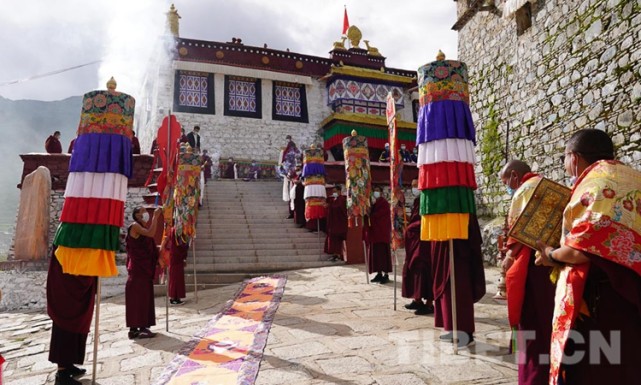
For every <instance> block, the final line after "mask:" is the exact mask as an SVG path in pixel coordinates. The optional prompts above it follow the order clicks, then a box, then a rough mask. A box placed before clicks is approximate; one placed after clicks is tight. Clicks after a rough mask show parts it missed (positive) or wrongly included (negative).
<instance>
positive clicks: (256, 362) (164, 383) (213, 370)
mask: <svg viewBox="0 0 641 385" xmlns="http://www.w3.org/2000/svg"><path fill="white" fill-rule="evenodd" d="M286 281H287V279H286V278H285V277H278V276H272V277H257V278H253V279H250V280H247V281H245V282H243V284H242V285H241V287H240V289H239V290H238V292H237V294H236V295H235V297H234V299H232V300H230V301H229V302H227V304H226V305H225V307H224V308H223V310H222V311H221V312H220V313H219V314H217V315H216V316H214V318H213V319H212V320H211V321H210V322H209V323H208V324H207V326H206V327H205V328H204V329H203V330H202V331H201V332H200V333H198V334H196V335H195V336H194V338H193V339H192V340H191V341H190V342H188V343H187V344H186V345H185V346H184V347H183V348H182V349H181V350H180V351H179V352H178V355H177V356H176V357H175V358H174V359H173V360H172V361H171V362H170V363H169V365H167V367H166V368H165V370H164V371H163V373H162V374H161V375H160V377H159V378H158V379H157V380H156V381H155V382H154V384H155V385H183V384H189V385H191V384H198V385H214V384H215V385H228V384H229V385H232V384H233V385H236V384H243V385H250V384H253V383H254V381H255V380H256V376H257V374H258V369H259V368H260V361H261V359H262V355H263V354H262V353H263V349H264V348H265V344H266V343H267V336H268V334H269V329H270V327H271V324H272V322H273V320H274V315H275V313H276V310H278V305H279V304H280V301H281V299H282V297H283V292H284V290H285V283H286Z"/></svg>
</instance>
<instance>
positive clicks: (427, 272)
mask: <svg viewBox="0 0 641 385" xmlns="http://www.w3.org/2000/svg"><path fill="white" fill-rule="evenodd" d="M412 192H413V193H414V195H415V196H416V198H415V199H414V205H413V206H412V213H411V214H410V217H409V220H408V222H407V228H406V229H405V263H404V264H403V282H402V284H401V295H402V296H403V298H412V302H411V303H409V304H407V305H405V308H406V309H410V310H415V311H414V314H416V315H426V314H432V313H434V306H432V301H433V300H434V296H433V295H432V271H431V269H430V243H429V242H426V241H421V215H420V212H419V208H420V203H421V198H420V196H419V194H420V192H419V190H418V180H417V179H414V180H413V181H412ZM423 300H425V302H423Z"/></svg>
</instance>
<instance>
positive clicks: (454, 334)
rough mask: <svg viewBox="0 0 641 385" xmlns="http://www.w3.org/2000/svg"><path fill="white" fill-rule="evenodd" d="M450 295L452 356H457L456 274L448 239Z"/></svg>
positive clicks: (451, 245) (452, 242)
mask: <svg viewBox="0 0 641 385" xmlns="http://www.w3.org/2000/svg"><path fill="white" fill-rule="evenodd" d="M449 251H450V293H451V296H452V337H453V340H452V341H453V342H454V354H456V355H458V330H457V329H458V323H457V321H456V274H455V273H454V241H453V240H452V239H450V247H449Z"/></svg>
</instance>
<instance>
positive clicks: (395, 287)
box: [394, 250, 398, 311]
mask: <svg viewBox="0 0 641 385" xmlns="http://www.w3.org/2000/svg"><path fill="white" fill-rule="evenodd" d="M397 270H398V269H397V255H396V250H394V311H396V298H397V294H396V291H397V284H398V280H397V279H396V271H397Z"/></svg>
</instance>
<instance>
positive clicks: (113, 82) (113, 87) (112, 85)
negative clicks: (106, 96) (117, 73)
mask: <svg viewBox="0 0 641 385" xmlns="http://www.w3.org/2000/svg"><path fill="white" fill-rule="evenodd" d="M117 85H118V83H116V79H114V77H113V76H112V77H111V79H109V81H107V90H109V91H112V92H113V91H115V90H116V86H117Z"/></svg>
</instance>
